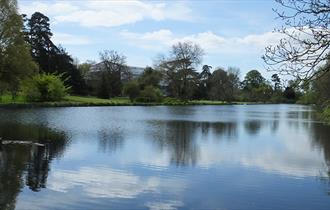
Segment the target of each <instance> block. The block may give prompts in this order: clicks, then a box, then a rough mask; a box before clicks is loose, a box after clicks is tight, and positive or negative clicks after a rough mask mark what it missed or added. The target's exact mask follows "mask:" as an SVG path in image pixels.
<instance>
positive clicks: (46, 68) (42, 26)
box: [23, 12, 58, 73]
mask: <svg viewBox="0 0 330 210" xmlns="http://www.w3.org/2000/svg"><path fill="white" fill-rule="evenodd" d="M23 17H24V19H25V22H26V24H25V39H26V41H27V42H28V43H29V44H30V46H31V55H32V57H33V58H34V60H35V61H36V62H37V63H38V64H39V67H40V71H43V72H46V73H54V72H55V69H54V68H53V66H52V65H51V64H52V61H51V59H52V58H53V56H54V55H56V54H57V52H58V49H57V47H56V46H55V45H54V43H53V42H52V41H51V37H52V35H53V34H52V32H51V30H50V24H49V18H48V17H47V16H45V15H44V14H42V13H40V12H35V13H34V14H32V16H31V18H27V16H26V15H23Z"/></svg>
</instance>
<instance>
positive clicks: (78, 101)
mask: <svg viewBox="0 0 330 210" xmlns="http://www.w3.org/2000/svg"><path fill="white" fill-rule="evenodd" d="M1 98H2V101H0V106H8V107H11V106H18V107H33V106H45V107H65V106H158V105H166V106H185V105H228V104H246V103H243V102H232V103H229V102H225V101H210V100H191V101H182V100H179V99H175V98H165V99H164V100H163V101H162V102H155V103H142V102H131V101H130V100H129V99H128V98H127V97H118V98H112V99H101V98H96V97H91V96H71V95H69V96H66V97H65V98H64V99H63V100H62V101H56V102H36V103H31V102H27V101H26V100H25V99H24V97H22V96H18V97H17V98H16V99H14V100H13V99H12V97H11V96H10V95H3V96H2V97H1Z"/></svg>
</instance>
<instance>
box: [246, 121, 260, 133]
mask: <svg viewBox="0 0 330 210" xmlns="http://www.w3.org/2000/svg"><path fill="white" fill-rule="evenodd" d="M244 128H245V129H246V131H247V133H249V134H251V135H256V134H258V133H259V131H260V129H261V121H260V120H248V121H245V123H244Z"/></svg>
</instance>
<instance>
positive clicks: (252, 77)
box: [243, 70, 266, 89]
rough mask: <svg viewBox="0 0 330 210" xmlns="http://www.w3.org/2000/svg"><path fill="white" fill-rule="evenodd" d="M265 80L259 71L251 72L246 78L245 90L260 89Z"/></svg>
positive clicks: (244, 82)
mask: <svg viewBox="0 0 330 210" xmlns="http://www.w3.org/2000/svg"><path fill="white" fill-rule="evenodd" d="M265 81H266V80H265V78H264V77H263V76H262V75H261V73H260V72H259V71H257V70H251V71H249V72H248V73H247V74H246V75H245V78H244V81H243V86H244V87H243V88H244V89H252V88H258V87H260V86H261V85H262V84H263V83H264V82H265Z"/></svg>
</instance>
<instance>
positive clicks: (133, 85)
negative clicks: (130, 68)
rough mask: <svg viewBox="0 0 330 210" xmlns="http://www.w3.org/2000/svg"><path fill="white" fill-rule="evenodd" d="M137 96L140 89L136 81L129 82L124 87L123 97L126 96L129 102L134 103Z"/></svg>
mask: <svg viewBox="0 0 330 210" xmlns="http://www.w3.org/2000/svg"><path fill="white" fill-rule="evenodd" d="M139 94H140V87H139V84H138V83H137V82H136V81H131V82H128V83H126V84H125V85H124V95H127V96H128V97H129V99H130V100H131V101H134V100H135V99H136V98H137V97H138V96H139Z"/></svg>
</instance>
